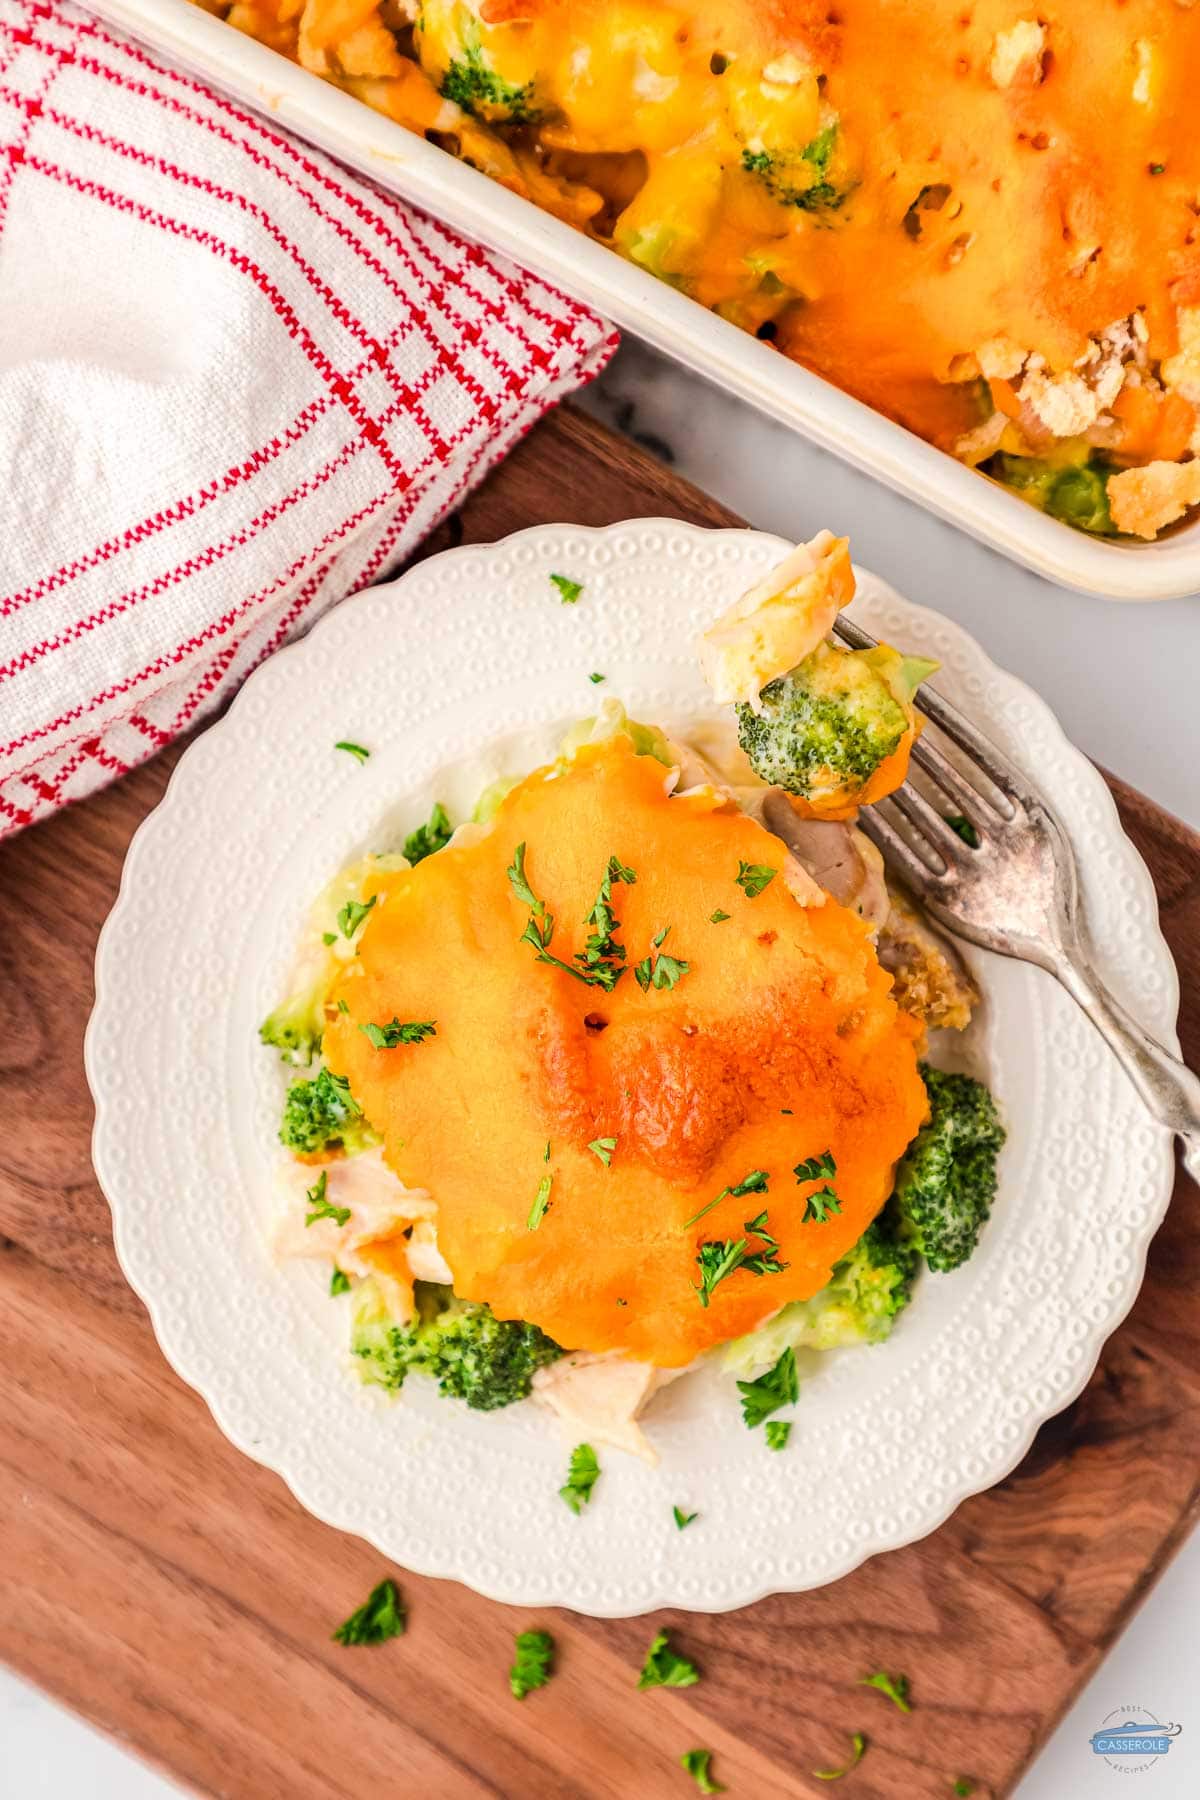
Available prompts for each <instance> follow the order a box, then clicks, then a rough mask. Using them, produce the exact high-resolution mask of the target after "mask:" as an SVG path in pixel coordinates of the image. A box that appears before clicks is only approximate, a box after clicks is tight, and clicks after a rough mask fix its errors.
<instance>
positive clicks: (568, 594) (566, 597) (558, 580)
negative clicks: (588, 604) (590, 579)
mask: <svg viewBox="0 0 1200 1800" xmlns="http://www.w3.org/2000/svg"><path fill="white" fill-rule="evenodd" d="M550 579H551V581H552V582H553V583H554V585H555V587H556V588H557V589H558V591H559V594H560V595H561V596H562V603H563V605H564V606H574V604H575V602H576V601H577V600H578V598H579V596H580V594H582V592H583V583H582V581H572V580H571V577H570V576H569V575H552V576H551V577H550Z"/></svg>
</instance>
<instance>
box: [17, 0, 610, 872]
mask: <svg viewBox="0 0 1200 1800" xmlns="http://www.w3.org/2000/svg"><path fill="white" fill-rule="evenodd" d="M615 341H616V340H615V336H614V334H613V332H612V331H611V329H610V327H609V326H608V325H606V324H605V323H604V322H603V321H602V320H600V319H598V318H596V317H595V316H594V315H593V314H592V313H590V312H588V311H587V310H586V309H585V308H583V307H581V306H578V305H576V304H574V303H573V302H572V301H570V300H568V299H566V298H564V296H563V295H562V294H560V293H558V292H556V291H555V290H554V289H552V288H550V287H547V286H546V285H545V284H544V283H543V282H541V281H539V280H538V279H537V278H536V277H535V276H532V275H528V274H525V273H523V272H521V271H520V270H518V269H516V268H515V267H513V266H512V265H511V264H509V263H507V262H505V261H504V259H503V258H501V257H498V256H492V255H490V254H488V253H486V252H484V251H481V250H480V249H478V248H477V247H475V246H474V245H471V244H468V243H466V242H464V241H463V240H462V239H461V238H459V237H457V236H456V235H455V234H454V233H453V232H452V231H449V230H447V229H446V228H445V227H444V226H442V225H439V224H436V223H434V222H433V221H432V220H430V219H427V218H424V217H423V216H422V215H421V214H419V213H416V212H414V211H413V210H412V209H411V208H409V207H407V206H404V205H403V204H401V203H400V202H399V201H397V200H394V199H392V198H390V197H388V196H386V195H383V194H380V193H379V192H377V191H376V190H375V189H374V188H373V187H371V186H370V184H369V183H367V182H364V181H360V180H359V179H358V178H356V177H355V176H354V175H352V174H350V173H349V172H348V171H347V170H345V169H343V168H341V167H340V166H339V165H338V164H336V163H334V162H332V161H330V159H329V158H327V157H325V156H323V155H322V154H321V153H320V152H319V151H317V150H312V149H309V148H308V147H307V146H306V145H304V144H302V143H299V142H298V141H296V140H295V139H293V138H291V137H289V136H288V135H287V133H285V132H283V131H280V130H279V129H278V128H277V127H276V126H274V125H273V124H270V123H267V122H265V121H264V120H261V119H258V118H255V117H254V116H252V115H250V114H248V113H246V112H244V111H242V110H241V109H240V108H239V107H237V106H235V105H233V104H231V103H230V102H228V101H226V100H224V99H222V98H220V97H219V96H218V95H216V94H213V93H212V92H210V91H209V90H208V89H206V88H205V87H204V86H202V85H201V84H200V83H198V82H196V81H194V80H192V79H191V78H190V77H189V76H187V75H185V74H182V73H180V72H179V71H177V70H172V69H169V68H166V67H164V66H163V65H162V64H160V63H159V62H157V61H156V60H155V59H154V57H152V56H151V55H149V54H148V53H147V52H145V51H144V50H142V49H141V48H140V47H139V46H137V45H136V44H134V43H131V42H127V41H125V40H123V39H122V38H120V37H118V36H116V35H114V34H113V33H112V32H110V31H109V30H107V29H106V27H105V26H104V25H103V23H102V22H101V21H100V20H98V19H96V18H94V17H92V16H91V15H90V14H88V13H85V12H83V11H81V10H80V9H79V8H77V7H75V6H72V5H69V4H64V3H62V0H0V458H2V469H3V474H2V475H0V836H3V835H5V833H6V832H10V831H13V830H16V829H18V828H19V827H20V826H22V825H26V824H29V823H30V822H31V821H32V820H34V819H36V818H40V817H41V816H42V815H44V814H46V813H48V812H51V811H52V810H53V809H54V808H55V807H57V806H60V805H62V804H63V803H64V802H66V801H68V800H74V799H77V798H79V797H80V796H81V795H83V794H86V793H88V792H90V791H91V790H92V789H93V788H95V787H97V786H99V785H100V784H101V783H103V782H105V781H109V780H111V779H112V778H113V776H115V775H119V774H121V773H123V772H124V771H125V770H126V769H128V768H130V767H132V765H133V764H135V763H137V762H140V761H141V760H142V759H143V758H144V757H146V756H149V755H151V754H152V753H153V751H155V750H156V749H158V748H159V747H160V746H161V745H163V744H166V743H167V742H169V740H170V739H171V738H172V737H174V736H175V735H176V734H177V733H178V732H180V731H181V730H183V729H184V728H185V727H186V726H188V725H190V724H192V723H193V721H194V720H195V719H197V718H198V717H200V716H201V715H202V714H203V713H204V712H205V711H206V710H207V709H208V708H210V707H212V706H214V705H216V704H217V703H218V701H220V700H222V699H223V698H224V697H225V696H226V695H227V694H228V692H229V691H230V689H231V688H232V687H233V686H234V685H235V684H236V683H237V682H239V681H240V680H241V679H242V678H243V677H244V676H245V675H246V674H247V673H248V671H249V670H250V669H251V668H252V667H253V666H254V664H255V663H256V662H258V661H259V660H260V659H261V658H262V657H264V656H267V655H269V654H270V652H271V651H272V650H274V649H275V648H276V647H277V646H278V645H279V644H282V643H283V642H284V641H285V640H286V639H287V638H289V637H291V636H293V635H295V634H296V632H298V631H300V630H302V629H304V628H305V627H307V626H308V625H310V624H311V623H312V621H313V620H314V619H315V618H316V617H317V616H318V614H320V613H321V612H323V611H324V610H325V609H326V608H327V607H328V606H330V605H332V604H333V603H334V602H335V601H337V600H340V599H341V598H342V597H343V596H344V595H346V594H348V593H351V592H353V591H354V590H356V589H358V588H361V587H363V586H364V585H365V584H366V583H368V582H370V581H372V580H374V579H376V578H377V577H378V576H379V575H381V574H382V573H383V572H384V571H385V570H387V569H388V568H389V567H391V566H392V565H394V564H396V563H398V562H399V561H401V560H402V559H403V558H404V557H405V556H406V555H408V554H409V553H410V552H411V551H412V549H413V548H414V546H415V545H416V544H417V542H418V541H419V539H420V538H421V537H422V536H424V534H425V533H426V532H428V531H429V530H430V528H431V527H432V526H433V525H434V524H435V523H436V522H437V521H438V519H439V518H441V517H442V515H443V514H444V513H446V512H447V511H448V510H449V509H450V508H451V507H453V506H454V505H455V503H456V502H457V501H459V500H460V499H461V498H462V496H463V494H464V492H465V491H466V490H467V489H468V488H469V487H470V486H471V485H472V484H473V483H474V482H477V481H478V480H479V479H480V477H481V476H482V475H483V474H484V473H485V472H486V471H487V470H488V469H489V468H490V467H491V466H492V465H493V464H494V463H495V462H496V461H497V460H498V459H499V458H500V457H502V456H503V455H504V453H505V451H506V450H507V449H508V448H509V447H510V445H511V444H512V443H513V442H514V440H515V439H516V438H518V437H519V436H520V435H521V434H522V433H523V432H524V431H526V430H527V429H528V427H529V426H530V425H531V424H532V423H533V422H534V420H535V419H537V418H538V417H539V416H540V414H541V413H542V412H544V411H545V409H546V408H547V407H549V406H550V405H551V404H553V402H554V401H555V400H557V399H559V398H560V397H561V396H562V395H564V394H565V393H568V392H570V391H571V390H572V389H573V388H575V387H577V386H578V385H580V384H581V383H582V382H584V381H587V380H589V379H590V378H591V377H592V376H593V375H594V374H596V373H597V372H598V370H599V369H600V368H602V367H603V365H604V363H605V362H606V361H607V359H608V356H609V355H610V354H611V351H612V349H613V348H614V346H615Z"/></svg>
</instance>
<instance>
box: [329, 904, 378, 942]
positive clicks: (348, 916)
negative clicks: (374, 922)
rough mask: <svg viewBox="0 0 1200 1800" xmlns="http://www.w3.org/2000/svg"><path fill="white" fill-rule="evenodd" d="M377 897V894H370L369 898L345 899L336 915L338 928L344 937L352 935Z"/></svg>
mask: <svg viewBox="0 0 1200 1800" xmlns="http://www.w3.org/2000/svg"><path fill="white" fill-rule="evenodd" d="M378 898H379V896H378V894H372V895H371V898H370V899H369V900H347V902H346V904H345V906H343V907H342V909H341V911H340V912H339V913H338V916H337V922H338V929H339V930H340V932H341V934H342V936H343V937H344V938H352V937H353V936H354V934H355V932H356V931H357V930H358V928H359V926H360V925H361V924H362V922H363V920H364V919H365V918H366V916H367V914H368V913H369V912H370V910H371V908H372V907H373V906H374V904H375V902H376V900H378Z"/></svg>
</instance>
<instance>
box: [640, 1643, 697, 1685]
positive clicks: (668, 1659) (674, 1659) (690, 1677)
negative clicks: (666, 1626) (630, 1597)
mask: <svg viewBox="0 0 1200 1800" xmlns="http://www.w3.org/2000/svg"><path fill="white" fill-rule="evenodd" d="M699 1679H700V1671H699V1669H698V1668H697V1667H696V1665H695V1663H690V1662H689V1661H688V1660H687V1657H686V1656H680V1655H678V1654H677V1653H676V1652H675V1651H674V1650H672V1648H671V1646H670V1644H669V1643H668V1641H667V1634H666V1632H665V1631H660V1632H659V1633H658V1636H657V1637H656V1638H655V1639H654V1641H653V1643H652V1644H651V1645H650V1648H649V1650H648V1651H647V1652H646V1660H645V1662H644V1663H643V1665H642V1672H641V1674H640V1675H639V1676H638V1688H639V1690H640V1689H642V1688H656V1687H673V1688H685V1687H695V1685H696V1683H697V1682H698V1681H699Z"/></svg>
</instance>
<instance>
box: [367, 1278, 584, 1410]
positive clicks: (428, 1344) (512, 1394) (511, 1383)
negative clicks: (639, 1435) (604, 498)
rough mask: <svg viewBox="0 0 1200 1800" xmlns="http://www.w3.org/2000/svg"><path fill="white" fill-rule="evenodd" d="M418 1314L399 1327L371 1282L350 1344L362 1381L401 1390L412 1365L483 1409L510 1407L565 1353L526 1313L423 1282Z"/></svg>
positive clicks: (419, 1287)
mask: <svg viewBox="0 0 1200 1800" xmlns="http://www.w3.org/2000/svg"><path fill="white" fill-rule="evenodd" d="M416 1295H417V1314H416V1317H415V1318H414V1319H413V1321H412V1323H411V1324H408V1325H397V1324H395V1323H393V1322H392V1321H391V1320H390V1319H389V1318H388V1316H387V1311H386V1308H385V1306H384V1304H383V1302H382V1300H381V1298H380V1296H379V1295H378V1293H377V1292H376V1291H373V1290H372V1286H371V1284H370V1283H364V1284H363V1290H362V1298H361V1299H360V1302H359V1306H358V1309H357V1311H356V1313H355V1319H354V1328H353V1333H352V1337H351V1342H350V1348H351V1351H352V1353H353V1354H354V1355H355V1356H357V1357H360V1358H361V1359H362V1361H363V1370H362V1376H363V1380H364V1381H367V1382H371V1383H374V1384H376V1385H377V1386H380V1387H386V1388H392V1389H397V1388H401V1387H403V1385H404V1382H405V1379H406V1377H407V1376H408V1374H409V1373H410V1371H415V1372H416V1373H418V1374H421V1375H427V1376H429V1377H430V1379H431V1380H433V1381H436V1382H437V1384H438V1390H439V1392H440V1393H442V1394H446V1395H449V1396H451V1397H452V1398H454V1399H456V1400H465V1401H466V1403H467V1405H468V1406H471V1407H474V1408H475V1410H476V1411H477V1412H492V1411H494V1410H495V1408H496V1407H499V1406H511V1405H512V1403H513V1402H514V1401H515V1400H523V1399H524V1398H525V1396H526V1395H527V1394H528V1392H529V1390H530V1387H531V1385H532V1382H533V1377H534V1374H535V1372H536V1371H537V1370H538V1369H540V1368H543V1367H544V1366H545V1365H546V1364H547V1363H551V1362H554V1361H555V1359H556V1358H557V1357H559V1356H561V1355H562V1351H561V1349H560V1348H559V1346H558V1345H557V1344H556V1343H555V1342H554V1341H553V1339H552V1338H548V1337H547V1336H546V1334H545V1332H543V1331H539V1329H538V1327H537V1326H536V1325H530V1324H528V1323H526V1322H525V1321H524V1320H523V1319H497V1318H496V1316H495V1315H494V1313H493V1312H492V1310H491V1308H490V1307H488V1306H481V1305H476V1304H474V1303H473V1302H470V1301H465V1300H458V1299H456V1298H455V1296H454V1295H453V1293H452V1292H451V1291H450V1289H449V1288H446V1287H435V1286H434V1285H432V1284H431V1283H426V1282H418V1283H417V1287H416Z"/></svg>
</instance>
